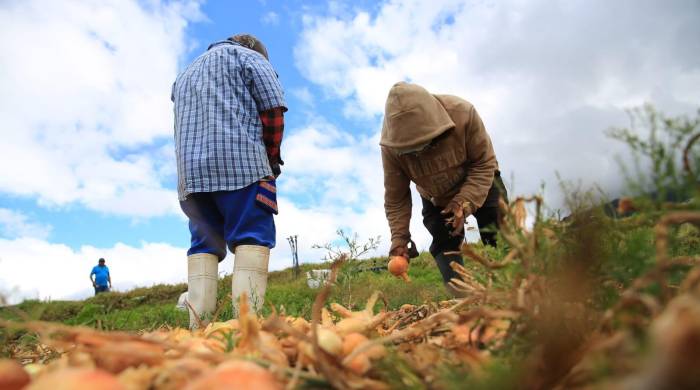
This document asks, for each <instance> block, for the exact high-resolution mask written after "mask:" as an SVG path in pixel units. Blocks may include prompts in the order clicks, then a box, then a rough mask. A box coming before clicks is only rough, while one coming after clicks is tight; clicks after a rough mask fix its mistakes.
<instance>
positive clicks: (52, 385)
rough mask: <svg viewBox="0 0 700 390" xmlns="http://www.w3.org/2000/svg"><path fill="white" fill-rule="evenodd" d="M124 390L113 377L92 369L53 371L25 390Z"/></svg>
mask: <svg viewBox="0 0 700 390" xmlns="http://www.w3.org/2000/svg"><path fill="white" fill-rule="evenodd" d="M85 388H90V389H91V390H125V388H124V386H123V385H122V384H121V383H120V382H119V380H117V377H115V376H114V375H112V374H110V373H108V372H106V371H102V370H93V369H79V368H67V369H63V370H58V371H54V372H52V373H49V374H46V375H43V376H41V377H40V378H39V379H37V380H35V381H33V382H32V383H30V384H29V386H27V387H25V389H26V390H74V389H85Z"/></svg>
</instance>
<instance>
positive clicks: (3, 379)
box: [0, 359, 31, 390]
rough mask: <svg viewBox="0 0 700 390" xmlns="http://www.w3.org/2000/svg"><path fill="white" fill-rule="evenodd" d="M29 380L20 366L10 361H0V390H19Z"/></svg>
mask: <svg viewBox="0 0 700 390" xmlns="http://www.w3.org/2000/svg"><path fill="white" fill-rule="evenodd" d="M30 380H31V379H30V378H29V374H27V372H26V371H24V368H22V365H21V364H19V363H17V362H16V361H14V360H11V359H0V389H8V390H15V389H16V390H19V389H21V388H23V387H24V386H25V385H26V384H27V383H29V381H30Z"/></svg>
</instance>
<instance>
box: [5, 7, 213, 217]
mask: <svg viewBox="0 0 700 390" xmlns="http://www.w3.org/2000/svg"><path fill="white" fill-rule="evenodd" d="M199 18H201V15H200V13H199V5H198V2H196V1H174V2H167V3H166V2H160V1H151V2H147V3H143V2H139V1H136V0H124V1H121V0H119V1H118V0H111V1H101V2H44V1H22V2H19V1H17V2H4V3H3V4H2V5H0V26H1V27H0V33H1V34H2V35H3V36H6V37H9V36H13V37H21V39H4V40H2V41H1V42H0V51H2V52H3V53H4V54H3V56H2V58H1V59H0V68H2V69H3V71H2V72H1V73H0V84H1V85H3V88H2V91H1V92H0V117H2V118H3V126H2V128H0V136H1V137H2V138H3V142H2V143H0V154H2V155H3V156H4V158H5V161H11V162H12V164H7V163H6V164H2V166H0V188H1V190H0V191H2V192H4V193H6V194H13V195H21V196H29V197H36V198H38V200H39V202H40V203H41V204H43V205H49V206H55V205H58V206H61V205H65V204H68V203H71V202H79V203H81V204H83V205H85V206H87V207H88V208H90V209H93V210H97V211H100V212H105V213H113V214H119V215H127V216H153V215H163V214H168V213H179V209H178V207H177V201H176V196H175V194H174V192H173V191H170V190H167V189H166V188H165V187H164V185H163V184H162V181H163V180H164V177H163V176H162V175H163V174H164V173H165V174H167V173H168V172H171V171H172V170H173V168H164V167H172V166H174V152H171V155H168V156H166V155H164V154H163V153H158V152H157V150H156V152H154V149H157V148H158V147H159V146H158V145H160V144H162V143H163V142H171V141H170V139H171V138H172V108H171V103H170V101H169V96H170V87H171V84H172V81H173V80H174V78H175V75H176V71H177V66H178V61H179V60H180V59H181V56H182V55H183V54H184V53H185V51H186V49H187V40H186V39H185V36H184V32H185V31H184V30H185V27H186V26H187V23H188V22H189V21H190V20H198V19H199ZM125 21H128V23H125ZM171 150H172V147H171Z"/></svg>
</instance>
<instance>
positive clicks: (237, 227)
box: [180, 181, 277, 261]
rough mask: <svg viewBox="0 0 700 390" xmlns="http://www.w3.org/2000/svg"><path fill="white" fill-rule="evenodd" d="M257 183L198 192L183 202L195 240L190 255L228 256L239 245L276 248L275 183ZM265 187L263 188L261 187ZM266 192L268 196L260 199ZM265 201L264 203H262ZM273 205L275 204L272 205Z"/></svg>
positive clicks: (220, 258)
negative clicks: (238, 187)
mask: <svg viewBox="0 0 700 390" xmlns="http://www.w3.org/2000/svg"><path fill="white" fill-rule="evenodd" d="M261 183H262V182H257V183H253V184H251V185H249V186H248V187H245V188H241V189H239V190H235V191H217V192H198V193H194V194H190V195H188V196H187V199H186V200H184V201H181V202H180V207H181V208H182V211H184V213H185V215H187V217H188V218H189V220H190V222H189V227H190V233H191V235H192V240H191V244H190V249H189V250H188V251H187V255H188V256H189V255H192V254H195V253H211V254H213V255H216V256H218V257H219V261H221V260H223V259H224V257H226V247H227V246H228V248H229V250H230V251H231V253H233V252H234V250H235V248H236V247H237V246H238V245H259V246H265V247H268V248H273V247H274V246H275V233H276V232H275V221H274V219H273V209H271V207H273V208H274V212H276V208H277V206H276V200H275V199H272V200H270V199H268V198H269V197H272V195H274V194H272V193H271V192H270V190H272V191H276V189H275V187H274V181H267V182H265V183H264V184H261ZM260 187H262V189H261V188H260ZM263 191H265V192H266V194H267V195H268V196H267V197H261V195H264V194H263V193H262V192H263ZM261 200H262V201H261ZM272 203H274V204H272Z"/></svg>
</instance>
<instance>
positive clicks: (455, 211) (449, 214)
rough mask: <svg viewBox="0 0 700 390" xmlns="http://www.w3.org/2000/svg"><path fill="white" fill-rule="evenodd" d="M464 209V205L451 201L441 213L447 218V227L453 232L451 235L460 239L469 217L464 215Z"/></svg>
mask: <svg viewBox="0 0 700 390" xmlns="http://www.w3.org/2000/svg"><path fill="white" fill-rule="evenodd" d="M464 209H465V207H464V205H462V204H459V203H458V202H455V201H450V203H448V204H447V206H445V208H444V209H443V210H442V211H441V212H440V214H442V215H444V216H445V225H447V226H448V227H450V229H451V230H452V232H451V233H450V234H451V235H452V236H453V237H458V236H461V235H463V234H464V224H465V222H466V218H467V216H466V215H464V214H465V213H464Z"/></svg>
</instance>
